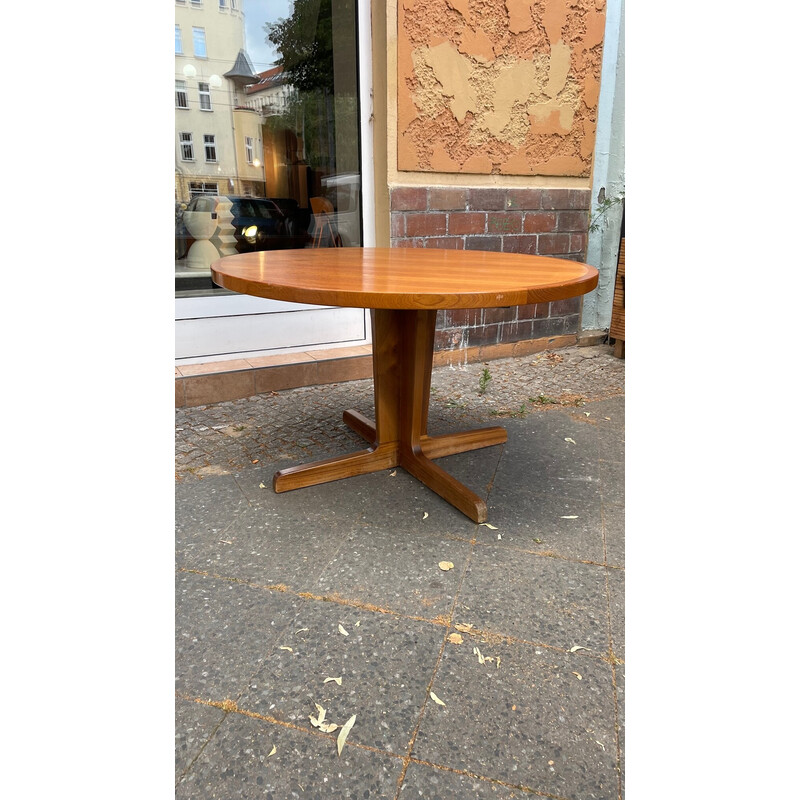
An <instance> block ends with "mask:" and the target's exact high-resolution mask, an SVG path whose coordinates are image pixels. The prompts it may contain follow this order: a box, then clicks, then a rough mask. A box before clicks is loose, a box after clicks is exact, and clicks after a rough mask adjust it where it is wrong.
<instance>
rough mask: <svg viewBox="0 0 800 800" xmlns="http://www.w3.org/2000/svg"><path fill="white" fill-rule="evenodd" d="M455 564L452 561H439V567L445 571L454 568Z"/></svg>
mask: <svg viewBox="0 0 800 800" xmlns="http://www.w3.org/2000/svg"><path fill="white" fill-rule="evenodd" d="M454 566H455V564H454V563H453V562H452V561H440V562H439V569H440V570H442V571H443V572H447V570H449V569H453V567H454Z"/></svg>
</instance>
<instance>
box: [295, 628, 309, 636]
mask: <svg viewBox="0 0 800 800" xmlns="http://www.w3.org/2000/svg"><path fill="white" fill-rule="evenodd" d="M307 630H308V628H298V629H297V630H296V631H295V632H294V634H295V636H297V634H298V633H302V632H303V631H307Z"/></svg>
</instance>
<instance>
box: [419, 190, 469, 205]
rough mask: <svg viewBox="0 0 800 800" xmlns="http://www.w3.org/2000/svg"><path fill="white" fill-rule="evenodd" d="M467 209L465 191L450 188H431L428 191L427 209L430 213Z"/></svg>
mask: <svg viewBox="0 0 800 800" xmlns="http://www.w3.org/2000/svg"><path fill="white" fill-rule="evenodd" d="M466 207H467V190H466V189H459V188H455V187H451V186H437V187H432V188H431V189H430V190H429V191H428V208H429V209H430V210H431V211H449V210H451V209H456V208H466Z"/></svg>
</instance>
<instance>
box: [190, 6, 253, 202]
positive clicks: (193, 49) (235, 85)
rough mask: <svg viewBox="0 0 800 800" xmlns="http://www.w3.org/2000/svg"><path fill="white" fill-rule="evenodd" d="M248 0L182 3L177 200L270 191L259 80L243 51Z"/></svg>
mask: <svg viewBox="0 0 800 800" xmlns="http://www.w3.org/2000/svg"><path fill="white" fill-rule="evenodd" d="M241 3H242V0H215V2H207V3H202V2H197V1H196V0H176V2H175V199H176V200H177V201H182V202H187V201H188V200H190V199H191V198H192V197H194V196H195V195H198V194H251V195H263V194H264V190H263V181H264V173H263V170H262V168H261V158H262V143H261V125H260V122H259V114H258V112H257V111H255V110H254V109H252V108H248V107H247V104H246V94H245V92H246V90H245V87H246V86H247V84H250V83H253V82H254V81H255V80H257V78H256V76H255V74H254V70H253V66H252V64H251V63H250V59H249V58H248V56H247V53H246V52H245V50H244V14H243V13H242V11H241V8H240V6H241Z"/></svg>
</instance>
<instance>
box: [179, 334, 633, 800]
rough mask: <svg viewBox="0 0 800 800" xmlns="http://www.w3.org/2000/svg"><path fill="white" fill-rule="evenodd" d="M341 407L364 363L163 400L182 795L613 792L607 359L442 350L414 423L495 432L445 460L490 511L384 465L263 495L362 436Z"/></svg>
mask: <svg viewBox="0 0 800 800" xmlns="http://www.w3.org/2000/svg"><path fill="white" fill-rule="evenodd" d="M484 366H486V368H488V369H489V371H490V373H491V376H492V380H491V381H490V382H489V384H488V388H487V390H486V391H485V392H484V393H483V394H480V393H479V392H478V387H479V380H480V375H481V373H482V370H483V368H484ZM346 408H357V409H358V410H360V411H361V412H362V413H364V414H365V415H367V416H369V415H370V414H371V413H372V382H371V381H353V382H350V383H346V384H328V385H325V386H319V387H303V388H302V389H294V390H287V391H285V392H275V393H269V394H265V395H259V396H257V397H254V398H247V399H245V400H241V401H231V402H225V403H218V404H214V405H209V406H204V407H196V408H188V409H178V410H176V449H175V453H176V503H175V515H176V547H175V553H176V608H175V611H176V623H175V633H176V645H175V656H176V662H175V666H176V728H175V734H176V750H175V770H176V773H175V774H176V798H177V800H188V798H201V799H202V798H219V799H220V800H238V799H239V798H250V797H258V798H262V799H263V798H273V800H292V799H293V798H298V799H299V798H315V797H319V798H322V797H337V798H338V797H342V798H351V797H352V798H362V799H364V798H366V800H369V798H381V800H382V799H383V798H386V800H399V799H402V798H408V797H421V798H424V800H440V799H441V800H445V798H462V797H470V798H477V799H478V800H483V798H501V800H507V798H517V797H532V796H539V797H550V798H553V800H587V799H588V798H610V799H613V800H621V798H622V793H623V791H624V772H623V766H624V727H623V722H624V668H625V664H624V653H625V640H624V634H625V620H624V588H625V587H624V584H625V570H624V566H625V564H624V559H625V542H624V536H625V531H624V525H625V496H624V479H625V471H624V468H625V448H624V425H625V399H624V362H622V361H620V360H619V359H615V358H613V356H612V355H611V350H610V348H608V347H589V348H568V349H566V350H564V351H559V352H557V353H541V354H537V355H536V356H533V357H528V358H522V359H504V360H501V361H495V362H491V363H490V364H487V365H483V364H480V363H476V364H471V365H466V366H463V367H454V368H442V369H437V370H434V375H433V377H432V398H431V409H430V415H429V430H430V431H431V433H446V432H451V431H458V430H464V429H469V428H474V427H479V426H485V425H503V426H505V427H506V429H507V430H508V442H506V443H505V444H502V445H495V446H493V447H490V448H485V449H482V450H477V451H472V452H467V453H462V454H459V455H454V456H449V457H447V458H444V459H440V460H439V463H440V464H441V465H442V466H443V467H444V468H445V469H446V470H448V471H449V472H450V473H451V474H453V475H454V476H455V477H456V478H457V479H458V480H460V481H461V482H462V483H464V484H466V485H467V486H469V487H470V488H472V489H473V490H474V491H475V492H476V493H478V494H479V495H480V496H482V497H484V498H485V499H486V502H487V506H488V509H489V520H488V521H489V525H476V524H474V523H473V522H472V521H471V520H469V519H468V518H467V517H465V516H464V515H463V514H461V513H460V512H459V511H457V510H456V509H454V508H453V507H452V506H450V505H449V504H448V503H446V502H445V501H443V500H442V499H441V498H440V497H438V496H437V495H436V494H435V493H433V492H432V491H430V490H429V489H428V488H427V487H425V486H424V485H423V484H421V483H420V482H419V481H417V480H416V479H414V478H413V477H412V476H410V475H409V474H407V473H406V472H405V471H404V470H403V469H402V468H397V469H396V470H383V471H381V472H378V473H373V474H371V475H363V476H358V477H354V478H350V479H347V480H343V481H336V482H333V483H329V484H322V485H320V486H316V487H307V488H305V489H300V490H296V491H292V492H284V493H281V494H276V493H275V492H274V491H273V490H272V475H273V473H274V472H275V471H276V470H278V469H281V468H284V467H288V466H293V465H296V464H299V463H305V462H307V461H309V460H312V459H317V458H326V457H329V456H331V455H337V454H341V453H347V452H352V451H353V450H356V449H360V448H363V447H364V442H363V441H362V440H361V439H360V438H359V437H358V436H356V435H355V434H354V433H353V432H352V431H351V430H350V429H349V428H348V427H347V426H346V425H345V424H344V422H343V421H342V416H341V415H342V411H343V410H344V409H346ZM570 439H571V440H572V441H568V440H570ZM440 561H450V562H452V563H453V564H454V567H453V569H451V570H448V571H443V570H441V569H440V568H439V566H438V564H439V562H440ZM339 625H342V627H343V629H344V630H345V631H346V632H347V635H346V636H345V635H344V634H343V633H341V632H340V630H339ZM470 625H471V626H472V627H469V626H470ZM459 639H460V640H461V643H460V644H459V643H458V642H459ZM575 646H579V647H580V648H587V649H578V650H575V651H573V652H570V650H571V648H573V647H575ZM473 648H478V650H479V651H480V653H481V655H482V656H483V657H485V660H484V663H483V664H481V663H480V662H479V659H478V655H477V653H476V652H475V651H474V650H473ZM326 678H341V685H340V684H339V683H338V682H337V681H328V682H325V679H326ZM431 689H432V690H433V692H434V693H435V694H436V695H437V696H438V697H439V698H440V700H441V701H442V702H444V703H445V705H440V704H439V703H436V702H435V701H434V699H433V697H432V696H431V695H430V693H429V692H430V690H431ZM315 703H319V704H320V705H321V706H322V707H324V708H325V709H326V721H333V722H334V723H337V724H341V723H342V722H344V721H345V720H346V719H348V718H349V717H350V716H352V715H353V714H355V715H356V724H355V725H354V727H353V729H352V731H351V733H350V735H349V737H348V740H347V743H346V744H345V747H344V750H343V753H342V755H341V757H340V756H339V755H338V754H337V749H336V732H333V733H323V732H320V731H319V730H318V729H316V728H314V727H313V726H312V725H311V722H310V720H309V715H311V714H312V713H314V712H315V711H316V707H315ZM273 747H274V748H275V752H274V753H273V754H272V755H270V753H271V752H272V748H273Z"/></svg>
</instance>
